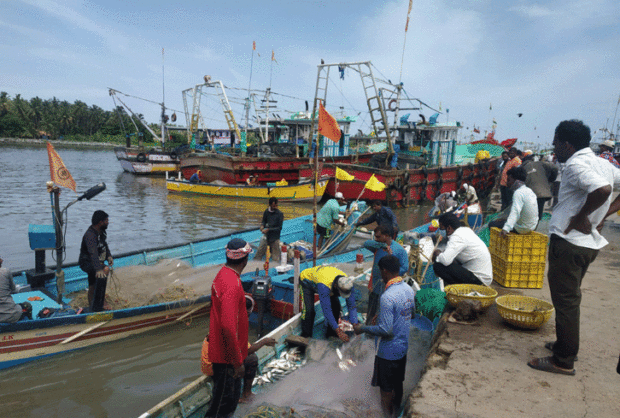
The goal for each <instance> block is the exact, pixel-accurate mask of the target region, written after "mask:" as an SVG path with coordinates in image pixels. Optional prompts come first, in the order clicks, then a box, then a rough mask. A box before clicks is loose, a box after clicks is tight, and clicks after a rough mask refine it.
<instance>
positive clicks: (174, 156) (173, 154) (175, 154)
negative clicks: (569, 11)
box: [170, 152, 179, 160]
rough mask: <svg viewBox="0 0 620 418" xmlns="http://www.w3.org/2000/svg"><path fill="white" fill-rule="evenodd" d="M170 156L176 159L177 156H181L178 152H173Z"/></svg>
mask: <svg viewBox="0 0 620 418" xmlns="http://www.w3.org/2000/svg"><path fill="white" fill-rule="evenodd" d="M170 158H172V159H173V160H176V159H177V158H179V156H178V155H177V153H176V152H171V153H170Z"/></svg>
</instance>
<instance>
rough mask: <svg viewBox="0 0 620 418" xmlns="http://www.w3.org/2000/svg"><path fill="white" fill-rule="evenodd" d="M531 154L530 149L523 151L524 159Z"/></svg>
mask: <svg viewBox="0 0 620 418" xmlns="http://www.w3.org/2000/svg"><path fill="white" fill-rule="evenodd" d="M532 154H533V152H532V150H531V149H526V150H525V151H523V156H524V157H527V156H528V155H532Z"/></svg>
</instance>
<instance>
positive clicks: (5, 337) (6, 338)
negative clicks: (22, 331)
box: [2, 335, 13, 341]
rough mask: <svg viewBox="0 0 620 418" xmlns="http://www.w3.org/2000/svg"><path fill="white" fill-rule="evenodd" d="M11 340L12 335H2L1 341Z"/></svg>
mask: <svg viewBox="0 0 620 418" xmlns="http://www.w3.org/2000/svg"><path fill="white" fill-rule="evenodd" d="M12 339H13V335H3V336H2V341H10V340H12Z"/></svg>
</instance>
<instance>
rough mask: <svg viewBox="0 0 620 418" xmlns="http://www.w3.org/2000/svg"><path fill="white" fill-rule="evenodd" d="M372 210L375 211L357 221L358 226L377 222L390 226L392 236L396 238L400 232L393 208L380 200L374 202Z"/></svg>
mask: <svg viewBox="0 0 620 418" xmlns="http://www.w3.org/2000/svg"><path fill="white" fill-rule="evenodd" d="M372 210H373V211H374V213H373V214H372V215H370V216H369V217H367V218H366V219H364V220H361V221H357V223H356V226H363V225H368V224H371V223H373V222H376V223H377V225H385V226H389V227H390V228H391V229H392V238H396V234H398V220H397V219H396V215H394V212H392V209H390V208H388V207H387V206H383V203H382V202H381V201H380V200H375V201H374V202H372Z"/></svg>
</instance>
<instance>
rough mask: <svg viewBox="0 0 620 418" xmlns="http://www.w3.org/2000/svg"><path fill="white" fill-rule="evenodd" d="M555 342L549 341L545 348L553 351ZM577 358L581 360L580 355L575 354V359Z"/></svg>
mask: <svg viewBox="0 0 620 418" xmlns="http://www.w3.org/2000/svg"><path fill="white" fill-rule="evenodd" d="M553 344H555V343H554V342H553V341H549V342H548V343H546V344H545V348H546V349H547V350H549V351H551V352H553ZM577 360H579V357H577V356H575V360H573V361H577Z"/></svg>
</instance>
